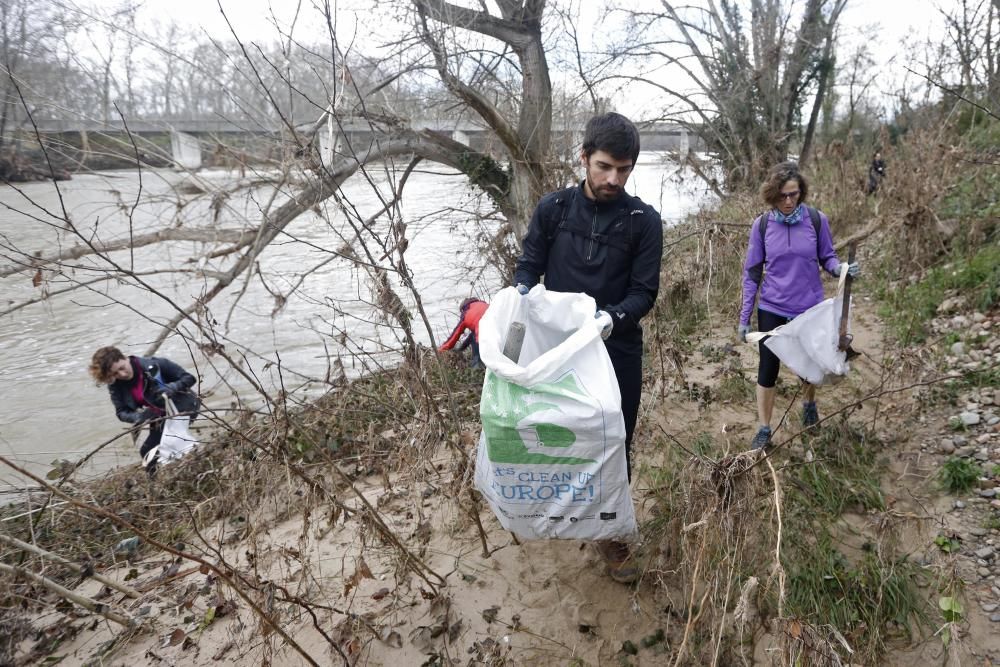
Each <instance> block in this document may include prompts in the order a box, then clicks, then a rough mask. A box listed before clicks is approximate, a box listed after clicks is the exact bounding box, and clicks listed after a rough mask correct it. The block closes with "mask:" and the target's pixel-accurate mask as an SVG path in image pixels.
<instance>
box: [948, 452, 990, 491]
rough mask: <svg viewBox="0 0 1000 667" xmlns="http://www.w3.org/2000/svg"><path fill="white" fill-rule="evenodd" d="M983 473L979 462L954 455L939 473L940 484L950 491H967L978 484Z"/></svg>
mask: <svg viewBox="0 0 1000 667" xmlns="http://www.w3.org/2000/svg"><path fill="white" fill-rule="evenodd" d="M982 474H983V469H982V468H980V467H979V465H978V464H976V463H973V462H972V461H969V460H968V459H963V458H958V457H952V458H950V459H948V460H947V461H945V462H944V465H942V466H941V469H940V470H939V471H938V473H937V480H938V484H940V485H941V488H942V489H944V490H945V491H947V492H948V493H965V492H966V491H969V490H970V489H972V487H974V486H975V485H976V480H978V479H979V478H980V477H981V476H982Z"/></svg>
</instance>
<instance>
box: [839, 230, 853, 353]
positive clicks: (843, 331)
mask: <svg viewBox="0 0 1000 667" xmlns="http://www.w3.org/2000/svg"><path fill="white" fill-rule="evenodd" d="M857 250H858V244H857V243H853V242H852V243H851V245H849V246H848V248H847V263H848V264H853V263H854V256H855V254H856V253H857ZM844 271H847V269H846V268H845V269H844ZM853 280H854V278H852V277H851V274H850V273H848V274H847V278H845V279H844V304H843V307H842V308H841V311H840V338H839V341H838V344H837V347H838V349H840V350H847V348H849V347H850V346H851V336H850V335H848V333H847V322H848V319H849V317H848V316H849V315H850V312H851V282H852V281H853Z"/></svg>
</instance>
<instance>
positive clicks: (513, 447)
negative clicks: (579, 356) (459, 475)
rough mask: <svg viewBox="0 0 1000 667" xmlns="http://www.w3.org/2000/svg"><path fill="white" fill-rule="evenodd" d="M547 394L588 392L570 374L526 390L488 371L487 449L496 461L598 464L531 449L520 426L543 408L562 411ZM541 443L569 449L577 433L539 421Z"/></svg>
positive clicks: (485, 392) (484, 411) (483, 409)
mask: <svg viewBox="0 0 1000 667" xmlns="http://www.w3.org/2000/svg"><path fill="white" fill-rule="evenodd" d="M546 396H564V397H566V398H571V399H575V398H577V397H580V396H586V394H585V393H584V392H583V391H582V390H581V389H580V387H579V385H578V384H577V382H576V377H575V376H574V375H573V374H572V373H570V374H567V375H566V376H565V377H563V378H562V379H561V380H559V381H558V382H552V383H548V384H541V385H536V386H535V387H534V388H532V389H526V388H524V387H521V386H519V385H516V384H514V383H513V382H507V381H506V380H503V379H501V378H498V377H497V376H496V375H494V374H493V373H492V372H489V373H487V378H486V382H485V383H484V386H483V399H482V403H481V406H482V407H481V410H480V412H481V414H482V420H483V432H484V433H485V435H486V451H487V454H488V456H489V459H490V461H492V462H494V463H564V464H571V465H581V464H585V463H595V461H594V459H584V458H578V457H575V456H552V455H549V454H538V453H534V452H529V451H528V446H527V445H525V444H524V440H523V439H522V438H521V434H520V432H519V431H518V430H517V425H518V424H519V423H520V422H521V420H522V419H524V418H525V417H527V416H528V415H530V414H533V413H535V412H540V411H542V410H556V411H559V412H561V410H559V407H558V406H557V405H555V404H554V403H548V402H546V401H545V400H544V399H545V397H546ZM533 428H534V429H535V433H537V434H538V444H539V445H540V446H541V447H551V448H566V447H569V446H570V445H572V444H573V443H574V442H576V435H575V434H574V433H573V431H571V430H570V429H568V428H566V427H565V426H560V425H558V424H549V423H544V422H543V423H540V424H535V425H534V427H533Z"/></svg>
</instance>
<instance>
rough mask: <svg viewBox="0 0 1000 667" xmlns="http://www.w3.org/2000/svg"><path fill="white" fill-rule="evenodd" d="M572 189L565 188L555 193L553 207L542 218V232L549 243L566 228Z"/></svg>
mask: <svg viewBox="0 0 1000 667" xmlns="http://www.w3.org/2000/svg"><path fill="white" fill-rule="evenodd" d="M573 189H574V188H566V189H565V190H560V191H559V192H557V193H556V198H555V201H554V202H553V206H552V207H550V208H549V210H548V211H547V212H546V214H545V215H544V216H542V230H543V231H544V232H545V238H546V240H547V241H549V242H550V243H551V241H552V239H554V238H555V237H556V234H558V233H559V231H560V230H562V229H565V228H566V219H567V218H568V217H569V203H570V202H569V200H570V197H572V196H573Z"/></svg>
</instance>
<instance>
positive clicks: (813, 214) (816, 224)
mask: <svg viewBox="0 0 1000 667" xmlns="http://www.w3.org/2000/svg"><path fill="white" fill-rule="evenodd" d="M806 210H807V211H809V219H810V220H812V223H813V229H815V230H816V257H817V258H819V230H820V229H822V228H823V221H822V220H821V219H820V217H819V211H818V210H816V209H814V208H813V207H812V206H806Z"/></svg>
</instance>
